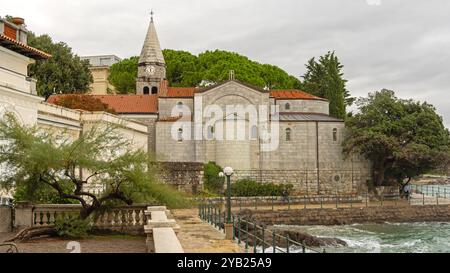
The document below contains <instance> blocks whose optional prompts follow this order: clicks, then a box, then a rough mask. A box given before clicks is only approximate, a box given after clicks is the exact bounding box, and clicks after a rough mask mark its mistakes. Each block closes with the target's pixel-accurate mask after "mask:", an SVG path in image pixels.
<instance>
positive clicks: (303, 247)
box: [302, 241, 306, 253]
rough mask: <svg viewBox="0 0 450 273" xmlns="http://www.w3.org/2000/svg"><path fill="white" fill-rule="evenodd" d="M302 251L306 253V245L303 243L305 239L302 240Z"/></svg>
mask: <svg viewBox="0 0 450 273" xmlns="http://www.w3.org/2000/svg"><path fill="white" fill-rule="evenodd" d="M302 252H303V253H306V245H305V241H303V242H302Z"/></svg>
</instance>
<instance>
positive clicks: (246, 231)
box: [245, 220, 248, 252]
mask: <svg viewBox="0 0 450 273" xmlns="http://www.w3.org/2000/svg"><path fill="white" fill-rule="evenodd" d="M245 250H246V251H247V252H248V222H247V220H246V221H245Z"/></svg>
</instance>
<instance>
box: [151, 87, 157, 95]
mask: <svg viewBox="0 0 450 273" xmlns="http://www.w3.org/2000/svg"><path fill="white" fill-rule="evenodd" d="M152 94H153V95H156V94H158V87H156V86H153V87H152Z"/></svg>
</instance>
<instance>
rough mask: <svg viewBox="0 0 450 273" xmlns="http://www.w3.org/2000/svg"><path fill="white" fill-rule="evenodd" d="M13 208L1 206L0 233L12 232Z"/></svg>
mask: <svg viewBox="0 0 450 273" xmlns="http://www.w3.org/2000/svg"><path fill="white" fill-rule="evenodd" d="M11 221H12V219H11V208H9V207H1V206H0V233H6V232H11Z"/></svg>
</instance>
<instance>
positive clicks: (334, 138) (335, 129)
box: [333, 128, 338, 142]
mask: <svg viewBox="0 0 450 273" xmlns="http://www.w3.org/2000/svg"><path fill="white" fill-rule="evenodd" d="M337 133H338V130H337V128H334V129H333V141H334V142H336V141H337V138H338V136H337Z"/></svg>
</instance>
